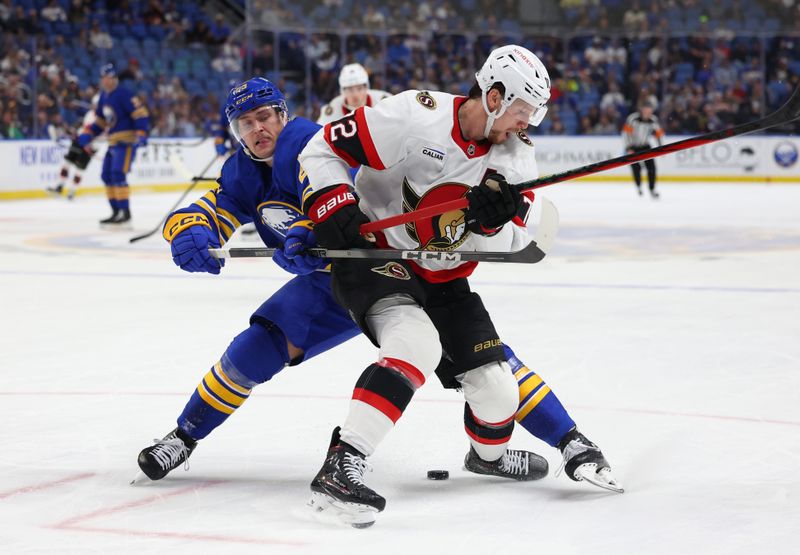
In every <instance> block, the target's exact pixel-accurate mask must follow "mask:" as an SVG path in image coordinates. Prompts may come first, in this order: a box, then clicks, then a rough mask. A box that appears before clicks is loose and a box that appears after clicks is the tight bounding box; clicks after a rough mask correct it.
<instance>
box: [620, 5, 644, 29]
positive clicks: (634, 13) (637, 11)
mask: <svg viewBox="0 0 800 555" xmlns="http://www.w3.org/2000/svg"><path fill="white" fill-rule="evenodd" d="M622 26H623V28H624V29H625V31H626V32H628V33H638V32H639V31H642V30H643V28H645V29H646V28H647V13H645V11H644V10H643V9H642V8H641V6H640V5H639V0H634V1H633V3H632V4H631V7H630V8H629V9H628V11H626V12H625V15H623V16H622Z"/></svg>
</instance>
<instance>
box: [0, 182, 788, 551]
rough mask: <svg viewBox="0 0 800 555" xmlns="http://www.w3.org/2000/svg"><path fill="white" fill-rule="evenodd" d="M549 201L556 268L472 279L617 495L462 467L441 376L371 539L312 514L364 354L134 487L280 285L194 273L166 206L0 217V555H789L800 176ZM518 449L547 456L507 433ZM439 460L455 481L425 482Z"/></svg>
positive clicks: (297, 386) (380, 474) (413, 412)
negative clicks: (174, 250) (122, 229)
mask: <svg viewBox="0 0 800 555" xmlns="http://www.w3.org/2000/svg"><path fill="white" fill-rule="evenodd" d="M661 190H662V195H663V196H662V199H661V200H659V201H652V200H650V199H649V198H647V197H643V198H640V197H638V196H636V195H635V191H634V189H633V186H632V185H627V186H623V185H606V184H603V185H598V184H591V185H589V184H582V185H567V184H563V185H558V186H555V187H550V188H548V189H545V190H543V191H542V194H546V195H547V196H548V197H549V198H551V199H552V200H553V201H554V202H555V203H556V205H557V206H558V207H559V209H560V212H561V225H562V227H561V232H560V235H559V237H558V239H557V242H556V247H555V249H554V251H553V252H552V254H551V255H550V256H549V257H548V258H547V259H545V261H543V262H542V263H540V264H536V265H531V266H520V265H499V264H498V265H490V264H485V265H483V266H482V267H481V268H479V271H478V272H477V273H476V275H475V277H474V279H473V286H474V288H475V289H476V290H477V291H479V292H480V293H481V295H482V296H483V298H484V300H485V303H486V305H487V307H488V308H489V310H490V311H491V312H492V314H493V315H494V319H495V322H496V324H497V327H498V329H499V331H500V333H501V337H503V339H504V340H505V341H506V342H508V343H509V344H510V345H511V346H512V347H513V348H514V349H515V350H516V351H517V353H518V354H519V356H520V358H522V359H523V360H524V361H526V362H527V364H528V365H529V366H531V367H532V368H534V369H535V370H537V371H538V372H540V373H541V375H542V376H543V377H544V378H545V379H546V380H547V382H548V383H549V384H550V385H551V387H552V388H553V390H554V391H555V392H556V393H557V394H558V395H559V396H560V398H561V400H562V401H563V402H564V403H565V405H566V406H567V408H568V409H569V410H570V412H571V414H572V416H573V417H574V418H575V420H576V421H577V422H578V423H579V425H580V426H581V428H582V430H583V431H584V432H585V433H586V434H587V435H588V436H589V437H590V438H591V439H593V440H594V441H595V442H597V443H598V444H599V445H600V446H601V447H602V449H603V450H604V452H605V454H606V455H607V457H608V459H609V460H610V461H611V463H612V465H613V466H614V469H615V472H616V475H617V477H618V479H619V480H620V481H622V482H623V484H624V485H625V487H626V490H627V491H626V493H625V494H623V495H618V494H613V493H610V492H604V491H601V490H598V489H593V488H591V487H590V486H588V485H584V484H576V483H573V482H571V481H569V480H568V479H567V478H565V477H564V476H561V477H559V478H555V477H554V476H553V475H552V473H551V476H550V477H548V478H546V479H544V480H542V481H540V482H534V483H516V482H515V483H507V482H503V481H497V480H496V479H487V478H485V477H480V476H475V475H469V474H467V473H466V472H465V471H463V470H462V468H461V467H462V459H463V456H464V454H465V453H466V451H467V442H466V439H465V435H464V432H463V423H462V400H461V398H460V396H459V395H458V394H456V393H453V392H446V391H443V390H442V389H441V388H440V387H439V385H438V383H436V380H435V379H432V380H431V381H430V382H429V383H428V384H427V385H426V386H425V387H423V388H422V390H421V391H420V392H419V393H418V394H417V396H416V398H415V399H414V401H413V402H412V404H411V405H410V406H409V409H408V410H407V411H406V414H405V415H404V417H403V419H402V420H401V421H400V422H399V424H398V425H397V427H396V429H395V430H394V431H393V433H392V434H391V435H390V436H389V437H388V438H387V440H386V441H385V442H384V443H383V444H382V445H381V447H380V449H379V450H378V452H377V454H376V455H375V456H374V457H373V458H372V462H373V464H374V467H375V470H374V472H373V473H372V474H370V475H368V483H369V484H370V485H371V486H373V487H374V488H375V489H376V490H377V491H378V492H380V493H381V494H383V495H384V496H385V497H386V498H387V500H388V504H387V509H386V511H385V512H384V513H382V514H380V515H379V516H378V521H377V523H376V524H375V526H373V527H372V528H370V529H368V530H355V529H349V528H343V527H333V526H330V525H326V524H321V523H318V522H316V521H314V520H313V519H312V518H311V517H310V516H309V515H308V513H307V512H306V511H305V510H304V504H305V502H306V500H307V499H308V497H309V489H308V484H309V482H310V480H311V478H312V477H313V476H314V474H315V473H316V471H317V470H318V468H319V466H320V464H321V462H322V459H323V456H324V453H325V450H326V447H327V442H328V439H329V435H330V431H331V429H332V427H333V426H334V425H336V424H337V423H340V422H341V420H343V418H344V415H345V414H346V411H347V406H348V399H349V396H350V394H351V391H352V387H353V384H354V382H355V379H356V378H357V376H358V375H359V374H360V372H361V370H362V369H363V368H364V367H365V366H366V365H367V364H368V363H369V362H370V361H372V360H373V359H374V350H373V348H372V347H371V345H370V344H369V343H368V342H367V341H366V340H365V339H363V338H357V339H355V340H353V341H352V342H350V343H348V344H346V345H344V346H341V347H340V348H338V349H336V350H334V351H331V352H328V353H326V354H325V355H323V356H320V357H319V358H317V359H314V360H312V361H309V362H308V363H305V364H303V365H301V366H299V367H294V368H289V369H287V370H285V371H284V372H283V373H281V374H280V375H278V376H277V377H276V378H275V379H274V380H273V381H272V382H270V383H267V384H264V385H262V386H260V387H259V388H257V389H256V391H255V392H254V394H253V395H252V398H251V399H250V400H249V401H247V403H245V405H244V406H243V407H242V408H241V409H240V410H239V411H238V412H237V414H235V415H233V416H232V417H231V418H230V420H229V421H228V422H226V423H225V424H224V425H223V426H222V427H220V428H219V429H218V430H217V431H216V432H215V433H214V434H212V435H211V436H210V437H209V438H208V439H206V440H204V441H203V442H202V443H201V444H200V445H199V446H198V448H197V450H196V451H195V452H194V455H193V456H192V458H191V460H190V462H191V467H190V470H189V471H188V472H184V471H183V470H176V471H174V472H173V473H172V474H171V475H170V476H168V477H167V478H166V479H164V480H163V481H161V482H158V483H154V484H150V485H147V486H141V487H130V486H129V485H128V481H129V480H130V479H131V478H132V477H133V476H134V475H135V473H136V470H137V466H136V455H137V453H138V452H139V450H140V449H142V448H143V447H145V446H146V445H148V444H149V443H150V442H151V441H152V439H153V438H155V437H161V436H162V435H164V434H165V433H167V432H168V431H169V430H171V429H172V428H173V427H174V422H175V418H176V417H177V415H178V414H179V413H180V411H181V409H182V408H183V405H184V404H185V402H186V400H187V399H188V397H189V395H190V394H191V392H192V391H193V389H194V387H195V386H196V385H197V383H198V381H199V380H200V379H201V378H202V376H203V375H204V374H205V372H206V371H207V370H208V368H209V366H210V365H211V364H212V363H213V362H215V361H216V360H217V358H218V357H219V355H220V354H221V353H222V352H223V351H224V349H225V347H226V346H227V344H228V342H229V341H230V339H231V338H232V337H233V336H234V335H235V334H236V333H238V332H239V331H240V330H242V329H244V327H246V325H247V320H248V317H249V315H250V313H251V311H252V310H254V309H255V308H256V307H257V306H258V305H259V304H260V303H261V301H262V300H263V299H265V298H266V297H267V296H268V295H269V294H270V293H271V292H272V291H274V290H275V289H277V288H278V287H279V286H280V285H281V284H282V283H283V282H284V280H285V279H286V275H285V274H283V273H282V271H281V270H279V269H278V268H277V266H275V265H274V264H273V263H272V262H271V261H270V260H265V259H259V260H241V259H237V260H229V261H228V263H227V265H226V267H225V268H224V270H223V275H222V276H208V275H196V274H187V273H184V272H181V271H180V270H179V269H177V268H176V267H175V266H174V265H173V264H172V261H171V260H170V257H169V249H168V247H167V245H166V244H165V243H164V242H163V241H162V240H161V239H160V238H158V237H154V238H152V239H149V240H146V241H142V242H140V243H137V244H135V245H129V244H128V238H129V237H130V236H131V235H134V234H135V233H138V232H142V231H144V230H146V229H148V228H150V227H151V226H153V225H155V223H156V222H157V221H158V219H159V217H161V215H162V214H163V212H164V210H166V209H167V208H168V207H169V206H170V205H171V204H172V202H174V200H175V198H177V194H169V195H167V194H162V195H148V196H146V195H138V196H134V197H133V199H132V208H133V214H134V221H135V223H136V226H137V228H136V229H135V230H134V231H133V232H128V233H111V232H105V231H101V230H99V228H98V226H97V223H96V222H97V220H99V219H100V218H103V217H105V216H107V215H108V208H107V205H106V203H105V201H104V200H103V199H102V198H100V197H78V199H76V201H75V202H74V203H68V202H67V201H63V200H60V199H54V200H48V201H29V202H28V201H24V202H5V203H2V204H0V249H2V256H0V307H1V310H2V330H3V331H2V334H0V352H2V353H3V355H4V356H3V362H4V365H3V366H4V371H3V377H4V379H3V382H2V385H0V402H2V406H3V409H2V427H0V449H2V451H0V453H2V455H0V523H2V524H1V525H0V551H2V552H3V553H14V554H16V553H82V554H85V553H136V554H141V553H156V552H159V553H212V552H213V553H249V552H253V553H255V552H258V553H298V554H305V553H308V554H312V553H313V554H317V553H333V554H340V553H341V554H344V553H348V554H350V553H355V552H358V553H375V554H387V553H404V554H406V553H408V552H409V550H415V551H416V552H417V553H458V554H471V553H479V554H482V555H484V554H489V553H538V554H550V553H593V554H600V553H615V554H621V553H631V554H639V553H645V552H646V553H648V554H649V555H654V554H662V553H663V554H673V553H703V554H707V553H720V554H723V553H724V554H730V553H770V552H771V553H788V552H794V551H795V550H796V539H797V530H798V528H799V527H800V478H798V466H800V464H799V463H800V433H799V432H800V279H799V278H800V187H796V186H774V185H773V186H766V185H741V184H730V185H722V184H715V185H701V184H680V185H675V184H665V185H663V186H662V187H661ZM513 445H514V446H516V447H521V448H528V449H532V450H535V451H537V452H539V453H541V454H543V455H544V456H546V457H547V458H548V460H549V461H550V465H551V469H552V470H554V469H555V468H556V467H557V465H558V463H559V456H558V453H557V452H556V450H554V449H552V448H550V447H548V446H546V445H545V444H543V443H542V442H540V441H538V440H536V439H535V438H533V437H532V436H530V435H528V434H527V432H525V430H524V429H522V428H521V427H519V426H518V427H517V430H516V432H515V435H514V439H513ZM434 468H435V469H440V468H441V469H448V470H449V471H450V476H451V477H450V480H448V481H443V482H432V481H429V480H427V479H426V477H425V474H426V471H427V470H428V469H434Z"/></svg>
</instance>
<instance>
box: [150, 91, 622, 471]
mask: <svg viewBox="0 0 800 555" xmlns="http://www.w3.org/2000/svg"><path fill="white" fill-rule="evenodd" d="M226 114H227V118H228V120H229V121H230V129H231V132H232V134H233V136H234V138H235V139H236V140H237V141H238V142H239V143H241V145H242V148H240V149H239V150H237V151H236V153H234V154H233V155H232V156H231V157H230V158H229V159H228V160H227V161H226V162H225V164H224V165H223V167H222V173H221V175H220V178H219V179H218V183H219V187H218V188H216V189H214V190H212V191H209V192H208V193H206V194H205V195H204V196H203V197H201V198H200V199H199V200H198V201H197V202H194V203H192V204H191V205H190V206H188V207H186V208H182V209H180V210H177V211H176V212H174V213H173V214H172V215H170V217H169V218H167V221H166V223H165V225H164V238H165V239H166V240H167V241H169V242H170V245H171V249H172V256H173V260H174V261H175V263H176V264H177V265H178V266H180V267H181V268H182V269H184V270H186V271H189V272H208V273H212V274H218V273H219V272H220V268H221V266H222V265H224V261H223V260H217V259H215V258H212V257H211V255H210V254H209V253H208V249H209V247H219V246H220V245H222V244H224V243H225V242H226V241H227V240H228V239H230V237H231V236H232V235H233V232H234V231H235V230H236V228H237V227H239V226H240V225H243V224H245V223H249V222H253V223H254V224H255V227H256V230H257V231H258V233H259V235H260V237H261V239H262V240H263V242H264V243H265V244H266V245H267V246H269V247H275V248H278V249H280V250H278V251H276V253H275V256H274V257H273V260H275V262H276V263H277V264H278V265H279V266H281V267H282V268H284V269H285V270H287V271H288V272H291V273H293V274H296V276H295V277H294V278H292V279H291V280H290V281H289V282H288V283H286V285H284V286H283V287H282V288H281V289H279V290H278V291H277V292H276V293H275V294H273V295H272V296H271V297H270V298H269V299H267V300H266V301H265V302H264V303H263V304H262V305H261V306H260V307H259V308H258V309H257V310H256V311H255V312H254V313H253V314H252V315H251V317H250V325H249V327H248V328H247V329H246V330H244V331H243V332H242V333H240V334H239V335H237V336H236V337H235V338H234V339H233V341H232V342H231V343H230V345H229V346H228V348H227V349H226V350H225V352H224V353H223V354H222V356H221V357H220V359H219V360H218V361H217V362H216V363H214V365H213V366H212V367H211V369H210V370H209V371H208V372H207V373H206V375H205V376H204V377H203V379H202V380H201V382H200V383H199V385H198V386H197V389H196V390H195V391H194V393H193V394H192V396H191V398H190V399H189V402H188V403H187V404H186V406H185V407H184V409H183V412H182V413H181V414H180V416H179V417H178V421H177V423H178V426H177V428H175V429H174V430H173V431H171V432H170V433H169V434H167V435H166V436H165V437H164V438H163V439H162V440H159V441H157V442H156V443H155V445H153V446H151V447H147V448H145V449H143V450H142V451H141V453H140V454H139V458H138V463H139V467H140V469H141V470H142V472H143V473H144V475H146V476H147V477H148V478H150V479H152V480H159V479H161V478H163V477H164V476H166V475H167V474H168V473H169V472H170V471H171V470H173V469H175V468H177V467H178V466H180V465H181V464H183V463H184V462H185V461H186V459H187V458H188V457H189V455H190V454H191V453H192V451H193V450H194V449H195V447H196V445H197V442H198V441H199V440H201V439H203V438H205V437H206V436H207V435H208V434H209V433H211V431H212V430H214V428H216V427H217V426H219V425H220V424H222V422H224V421H225V420H226V419H227V418H228V416H230V415H231V414H233V413H234V412H235V411H236V409H237V408H238V407H240V406H241V405H242V404H243V403H244V401H245V400H246V399H247V398H248V396H249V395H250V392H251V391H252V389H253V387H255V386H256V385H258V384H260V383H264V382H266V381H268V380H270V379H271V378H272V377H273V376H274V375H275V374H277V373H278V372H280V371H281V370H282V369H283V368H285V367H286V366H287V365H288V366H293V365H296V364H299V363H300V362H302V361H303V360H305V359H308V358H311V357H313V356H315V355H318V354H320V353H322V352H324V351H326V350H328V349H330V348H332V347H334V346H336V345H338V344H340V343H343V342H345V341H347V340H348V339H350V338H351V337H354V336H356V335H358V334H359V333H361V332H360V329H359V328H358V326H357V325H356V324H355V323H354V322H353V321H352V320H351V319H350V317H349V316H348V314H347V313H346V312H345V311H344V309H342V308H341V307H340V306H339V305H338V304H337V303H336V301H335V300H334V299H333V296H332V294H331V289H330V273H329V272H327V271H325V267H326V266H327V262H326V261H325V260H324V259H320V258H317V257H314V256H310V255H308V254H307V253H306V252H305V251H306V249H307V248H308V247H309V246H316V238H315V236H314V232H313V229H312V226H311V225H310V222H309V220H308V219H307V218H306V217H305V216H304V215H303V214H302V211H301V209H300V207H301V206H302V199H303V196H304V195H305V194H307V189H308V179H307V177H306V175H305V172H304V171H303V170H302V168H301V167H300V164H299V162H298V161H297V157H298V155H299V154H300V152H301V151H302V149H303V147H304V146H305V145H306V143H307V142H308V141H309V139H310V138H311V137H312V136H313V135H314V134H316V132H317V131H318V130H319V126H318V125H316V124H314V123H312V122H310V121H308V120H305V119H303V118H295V119H292V120H291V121H289V119H288V113H287V108H286V103H285V100H284V97H283V94H282V93H281V92H280V90H278V89H277V87H275V86H274V85H273V84H272V83H271V82H269V81H267V80H266V79H263V78H258V77H256V78H253V79H250V80H249V81H247V82H245V83H243V84H242V85H239V86H238V87H234V88H233V89H231V92H230V93H229V95H228V100H227V102H226ZM505 350H506V354H507V356H508V362H509V365H510V366H511V368H512V371H513V372H514V374H515V376H516V378H517V381H518V383H519V390H520V405H519V410H518V412H517V416H516V418H517V421H518V422H519V423H520V424H521V425H522V426H523V427H524V428H525V429H526V430H528V431H529V432H530V433H532V434H533V435H534V436H536V437H537V438H539V439H541V440H543V441H545V442H546V443H548V444H549V445H551V446H553V447H558V448H559V449H560V450H561V451H562V453H564V455H565V457H566V456H567V455H569V460H565V462H566V463H567V465H568V466H567V471H568V475H569V476H570V478H572V479H576V478H575V475H574V472H572V470H573V469H574V468H577V466H578V465H579V464H583V462H585V461H589V460H591V462H589V463H587V464H598V463H599V464H605V465H606V466H607V465H608V463H605V460H604V459H603V456H602V453H601V452H600V450H599V449H598V448H597V447H596V446H595V445H594V444H593V443H591V442H590V441H589V440H587V439H586V438H585V437H584V436H583V435H582V434H580V433H579V432H577V430H576V428H575V422H574V421H573V420H572V418H570V416H569V415H568V414H567V412H566V410H565V409H564V407H563V405H562V404H561V402H560V401H559V400H558V398H557V397H556V395H555V393H553V392H552V391H551V390H550V388H549V386H548V385H547V384H546V383H545V382H544V381H543V380H542V378H541V377H540V376H539V375H537V374H536V373H535V372H533V371H532V370H530V369H528V368H527V367H526V366H525V365H524V364H523V363H522V362H521V361H519V359H517V358H516V357H515V356H514V353H513V351H512V350H511V349H510V348H508V347H505ZM568 446H569V447H570V448H568Z"/></svg>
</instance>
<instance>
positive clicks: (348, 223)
mask: <svg viewBox="0 0 800 555" xmlns="http://www.w3.org/2000/svg"><path fill="white" fill-rule="evenodd" d="M309 201H310V202H311V208H309V209H308V217H309V218H310V219H311V220H312V221H313V222H314V233H315V234H316V236H317V243H318V244H319V245H320V246H322V247H325V248H326V249H349V248H358V249H369V248H372V246H373V245H372V243H370V242H369V241H367V240H366V239H365V238H364V237H363V236H362V235H361V233H360V231H359V228H360V227H361V224H365V223H367V222H369V218H367V216H366V214H364V213H363V212H362V211H361V210H360V209H359V208H358V202H357V201H356V198H355V196H353V193H351V192H350V187H348V186H347V185H334V186H332V187H328V188H326V189H323V190H322V191H320V192H318V193H316V194H315V195H314V196H312V197H311V198H310V199H309Z"/></svg>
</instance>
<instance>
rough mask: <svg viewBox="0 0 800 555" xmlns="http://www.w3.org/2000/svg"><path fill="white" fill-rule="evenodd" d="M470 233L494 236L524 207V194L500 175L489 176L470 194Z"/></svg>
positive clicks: (470, 191) (468, 220)
mask: <svg viewBox="0 0 800 555" xmlns="http://www.w3.org/2000/svg"><path fill="white" fill-rule="evenodd" d="M467 200H468V201H469V206H468V207H467V211H466V214H465V219H466V224H467V229H468V230H470V231H471V232H473V233H477V234H478V235H494V234H495V233H497V232H498V231H500V228H501V227H503V225H504V224H505V223H507V222H510V221H511V220H512V219H513V218H514V216H516V215H517V212H518V211H519V209H520V206H521V205H522V194H521V193H520V192H519V191H517V190H516V189H515V188H513V187H511V186H510V185H509V184H508V182H507V181H506V178H505V177H503V176H502V175H500V174H499V173H491V174H489V175H487V176H486V177H485V178H484V180H483V182H482V183H481V184H480V185H476V186H475V187H471V188H470V190H469V191H468V192H467Z"/></svg>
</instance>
